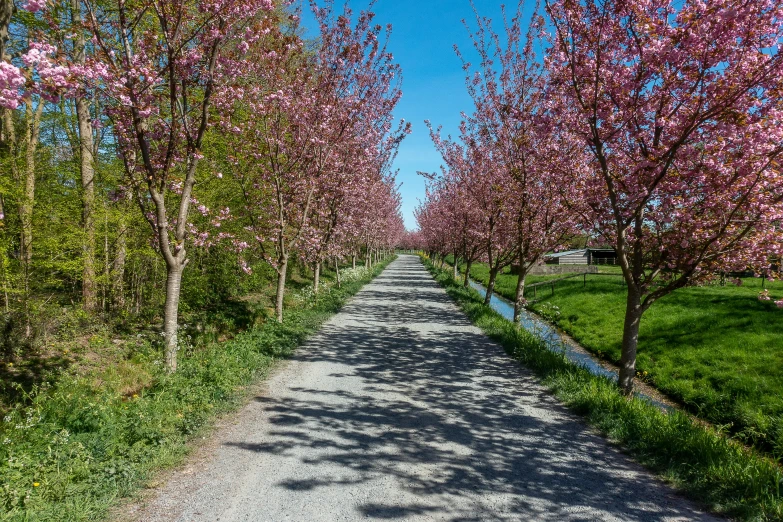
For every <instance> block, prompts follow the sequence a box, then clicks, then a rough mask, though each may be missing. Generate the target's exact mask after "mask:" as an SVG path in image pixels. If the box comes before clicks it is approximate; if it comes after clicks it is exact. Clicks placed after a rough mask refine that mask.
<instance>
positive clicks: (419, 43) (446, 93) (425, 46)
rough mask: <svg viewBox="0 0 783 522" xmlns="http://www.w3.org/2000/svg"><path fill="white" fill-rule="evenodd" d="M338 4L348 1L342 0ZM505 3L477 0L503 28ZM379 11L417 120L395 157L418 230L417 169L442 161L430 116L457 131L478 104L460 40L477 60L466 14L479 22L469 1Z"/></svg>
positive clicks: (397, 5)
mask: <svg viewBox="0 0 783 522" xmlns="http://www.w3.org/2000/svg"><path fill="white" fill-rule="evenodd" d="M335 3H336V4H337V5H338V6H341V5H342V3H341V1H340V0H336V2H335ZM500 4H501V3H500V2H499V1H492V0H475V5H476V8H477V9H478V10H479V12H480V13H481V15H482V16H490V17H492V18H493V20H495V21H496V22H497V23H496V29H499V28H500ZM507 4H508V5H509V7H510V8H511V9H514V8H515V7H516V2H507ZM350 5H351V8H352V9H353V10H354V11H359V10H361V9H364V8H366V7H367V5H368V1H367V0H351V2H350ZM373 11H374V12H375V13H376V14H377V17H376V21H377V22H378V23H380V24H384V25H385V24H387V23H390V24H392V26H393V29H392V36H391V41H390V44H389V50H390V51H391V52H392V53H393V54H394V58H395V60H396V61H397V63H399V64H400V65H401V66H402V72H403V86H402V89H403V97H402V100H401V101H400V104H399V105H398V108H397V111H396V116H397V118H398V119H399V118H405V120H406V121H409V122H411V124H412V125H413V133H412V134H411V135H410V136H408V137H407V138H406V139H405V141H404V142H403V143H402V145H401V147H400V152H399V155H398V156H397V160H396V162H395V168H397V169H399V174H398V177H397V181H398V182H400V183H402V188H401V192H402V198H403V204H402V211H403V215H404V217H405V225H406V226H407V228H408V229H411V230H412V229H414V228H415V227H416V220H415V219H414V217H413V210H414V208H416V206H417V205H418V202H419V200H423V199H424V180H423V179H422V177H421V176H419V175H417V174H416V172H417V171H424V172H436V171H438V170H439V169H440V165H441V158H440V155H439V154H438V153H437V151H436V150H435V148H434V147H433V146H432V142H431V141H430V138H429V134H428V132H427V127H426V125H425V124H424V120H430V121H432V124H433V125H434V126H438V125H442V126H443V132H444V134H449V133H450V134H452V135H456V134H457V132H458V130H459V122H460V112H461V111H465V112H468V113H469V112H471V110H472V107H473V104H472V101H471V99H470V97H469V96H468V94H467V92H466V90H465V76H464V73H463V71H462V63H461V62H460V59H459V58H457V55H456V54H455V53H454V45H455V44H456V45H458V46H459V48H460V49H461V50H462V51H463V53H464V54H465V55H466V56H469V57H471V59H472V57H474V56H475V55H474V54H473V53H472V52H470V51H472V50H473V44H472V43H471V40H470V37H469V34H468V32H467V30H466V29H465V26H464V25H463V23H462V20H463V19H465V20H466V21H468V23H469V24H470V25H471V27H475V25H476V24H475V15H474V14H473V10H472V8H471V6H470V2H469V0H377V2H376V4H375V7H374V9H373ZM303 14H304V16H303V22H304V24H305V26H308V27H312V26H313V25H312V16H308V13H303ZM469 52H470V54H469ZM474 61H475V60H474Z"/></svg>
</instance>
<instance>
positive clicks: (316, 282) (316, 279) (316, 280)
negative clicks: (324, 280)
mask: <svg viewBox="0 0 783 522" xmlns="http://www.w3.org/2000/svg"><path fill="white" fill-rule="evenodd" d="M320 283H321V262H320V261H318V262H317V263H316V264H315V268H314V269H313V293H314V294H318V287H319V286H320Z"/></svg>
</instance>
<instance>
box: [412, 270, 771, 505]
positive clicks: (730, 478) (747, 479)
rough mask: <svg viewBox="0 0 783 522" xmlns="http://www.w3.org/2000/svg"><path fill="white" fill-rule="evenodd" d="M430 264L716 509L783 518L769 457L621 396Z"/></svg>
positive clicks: (632, 445)
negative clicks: (517, 326) (517, 327)
mask: <svg viewBox="0 0 783 522" xmlns="http://www.w3.org/2000/svg"><path fill="white" fill-rule="evenodd" d="M427 265H428V268H429V269H430V271H431V272H432V273H433V275H434V276H435V277H436V279H437V281H438V282H439V283H440V284H441V285H442V286H443V287H445V288H446V290H447V292H448V293H449V295H451V296H452V297H453V298H454V299H455V300H456V301H457V303H458V304H459V305H460V307H461V308H462V309H463V310H464V311H465V312H466V313H467V315H468V317H469V318H470V319H471V320H472V321H473V322H474V323H475V324H476V325H478V326H479V327H480V328H481V329H482V330H483V331H484V332H485V333H487V334H488V335H489V336H490V337H492V338H493V339H495V340H496V341H498V342H499V343H501V344H502V345H503V346H504V347H505V349H506V351H507V352H508V353H509V354H510V355H512V356H513V357H515V358H516V359H518V360H519V361H521V362H522V363H523V364H525V366H527V367H529V368H531V369H532V370H533V371H534V372H535V373H536V374H538V375H539V376H540V377H541V379H542V381H543V383H544V384H545V385H546V386H548V387H549V388H550V389H551V390H552V391H553V393H554V394H555V395H556V396H557V397H558V398H559V399H560V400H561V401H562V402H563V403H564V404H566V405H567V406H568V407H570V408H571V409H572V410H573V411H575V412H577V413H578V414H580V415H582V416H584V417H585V418H586V419H587V421H588V422H589V423H590V424H592V425H593V426H596V427H597V428H598V429H600V430H601V431H602V432H603V433H605V434H606V435H607V436H608V437H609V438H610V439H612V440H614V441H617V442H619V443H620V444H621V445H622V446H623V447H624V448H625V449H626V450H627V451H628V452H629V453H630V454H632V455H633V456H634V457H635V458H636V459H637V460H638V461H639V462H641V463H642V464H644V465H645V466H647V467H648V468H649V469H651V470H653V471H655V472H656V473H659V474H660V475H661V476H663V477H664V478H665V479H667V480H668V481H670V482H671V483H673V484H674V485H675V486H676V487H678V488H679V489H681V490H682V491H683V492H684V493H686V494H687V495H688V496H690V497H691V498H693V499H695V500H698V501H700V502H703V503H705V504H706V505H707V506H709V507H710V508H711V509H712V510H713V511H715V512H718V513H723V514H727V515H729V516H732V517H736V518H739V519H742V520H782V519H783V498H782V497H781V485H783V474H781V469H780V468H779V467H778V465H777V464H776V463H775V462H773V461H772V460H771V459H769V458H766V457H765V456H763V455H760V454H759V453H757V452H756V451H753V450H749V449H747V448H745V447H743V446H741V445H740V444H738V443H736V442H734V441H732V440H731V439H730V438H728V437H726V436H725V435H723V434H722V433H720V432H718V431H717V430H715V429H714V428H711V427H707V426H704V425H703V424H699V423H697V422H695V421H694V420H692V419H691V418H690V417H689V416H688V415H686V414H684V413H681V412H678V411H673V412H670V413H663V412H661V411H660V410H659V409H658V408H656V407H655V406H653V405H651V404H649V403H647V402H646V401H644V400H639V399H627V398H625V397H623V396H622V395H621V394H620V393H619V392H618V391H617V388H616V386H615V385H614V384H613V383H611V382H610V381H609V380H607V379H604V378H602V377H597V376H595V375H592V374H591V373H590V372H589V371H587V370H585V369H583V368H581V367H579V366H576V365H574V364H572V363H570V362H569V361H568V360H567V359H565V357H563V356H562V355H561V354H556V353H553V352H551V351H549V350H548V349H547V348H546V346H545V344H544V343H543V341H541V340H540V339H538V338H537V337H535V336H534V335H533V334H531V333H530V332H527V331H526V330H518V329H516V328H515V327H514V325H512V324H511V323H510V322H509V321H507V320H505V319H503V318H502V317H501V316H500V315H498V314H497V313H496V312H494V311H493V310H492V309H490V308H489V307H486V306H484V305H483V304H482V298H481V296H479V294H478V293H477V292H476V291H474V290H472V289H465V288H463V287H462V285H461V284H458V283H455V282H454V281H453V280H452V279H451V275H450V272H449V271H442V270H438V269H437V268H435V267H434V266H432V265H431V264H430V263H427Z"/></svg>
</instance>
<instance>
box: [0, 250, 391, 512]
mask: <svg viewBox="0 0 783 522" xmlns="http://www.w3.org/2000/svg"><path fill="white" fill-rule="evenodd" d="M386 264H388V262H387V263H384V264H381V265H378V266H377V267H376V268H375V269H374V270H373V271H372V272H363V271H357V272H356V273H355V274H354V277H353V278H352V280H350V282H348V281H346V282H345V283H344V284H343V285H342V288H341V289H337V288H336V287H334V286H329V285H328V284H327V287H325V288H324V289H323V290H322V292H321V293H320V294H319V296H318V299H317V300H315V299H313V298H312V296H308V293H307V292H299V296H300V297H299V298H298V299H297V298H296V296H294V297H293V298H292V299H291V302H292V306H291V308H289V309H288V310H287V311H286V317H285V321H284V323H283V324H278V323H276V322H275V321H272V320H270V321H266V322H264V323H263V324H261V325H259V326H256V327H255V328H252V329H250V330H248V331H245V332H243V333H240V334H239V335H237V336H236V337H235V338H234V339H233V340H230V341H228V342H225V343H211V344H209V345H207V346H205V347H203V348H202V349H198V350H183V351H182V352H180V365H179V370H178V371H177V373H175V374H174V375H167V374H165V373H164V371H163V369H162V364H161V362H162V361H161V359H162V355H161V352H160V350H159V349H154V348H153V347H151V346H150V344H149V343H146V344H142V345H140V346H139V347H138V348H137V349H136V350H135V352H134V353H133V355H132V357H131V358H130V359H129V360H128V361H127V363H126V364H125V365H124V366H117V367H113V368H112V369H111V370H112V371H106V372H103V373H101V374H99V375H90V376H77V375H68V374H65V375H63V376H62V377H61V378H60V380H59V381H58V382H57V383H55V384H53V385H44V386H40V387H35V388H34V389H33V391H32V392H26V395H27V397H26V399H27V400H26V401H25V405H24V406H17V407H15V408H13V409H12V410H11V411H10V412H9V413H8V414H7V415H6V417H5V418H4V420H3V423H2V424H1V425H0V520H4V521H5V520H19V521H22V520H24V521H39V520H40V521H52V520H57V521H63V522H65V521H77V520H78V521H82V520H100V519H102V518H103V517H105V516H106V514H107V510H108V508H109V506H110V505H111V504H112V503H113V502H114V501H115V500H116V499H117V498H120V497H124V496H128V495H130V494H131V493H132V492H133V491H134V490H135V489H137V488H138V487H140V486H141V485H143V483H144V481H145V480H146V479H148V478H149V477H150V476H152V474H153V473H154V472H155V471H157V470H159V469H161V468H163V467H167V466H171V465H174V464H176V463H177V462H179V461H180V460H181V459H182V457H183V455H185V454H186V453H187V450H188V444H187V443H188V441H189V440H190V439H192V438H193V437H194V436H195V435H196V434H199V433H202V432H203V431H204V429H206V428H207V427H209V425H210V424H211V422H212V421H213V420H214V419H215V418H216V416H217V415H218V414H219V413H220V412H227V411H230V410H233V409H235V408H236V407H237V406H238V405H239V404H240V403H241V401H242V398H243V397H244V393H245V392H244V391H243V390H244V389H245V388H244V387H245V386H246V385H248V384H250V383H252V382H254V381H256V380H257V379H259V378H260V377H261V376H263V375H264V373H265V372H266V371H267V370H268V369H269V368H270V366H271V364H272V363H273V362H274V361H275V360H277V359H280V358H283V357H286V356H288V355H290V354H291V353H292V352H293V350H294V349H295V348H296V347H297V346H299V345H300V344H301V343H302V342H303V341H304V340H305V339H306V338H307V337H308V336H309V335H310V334H312V333H313V332H315V331H316V330H317V329H318V328H319V327H320V325H321V324H322V323H323V322H324V321H325V320H326V319H328V318H329V317H330V316H331V315H333V314H334V313H335V312H336V311H337V310H338V309H339V308H340V307H341V306H342V305H343V303H344V302H345V301H346V300H347V299H348V298H349V297H350V296H351V295H353V294H355V293H356V292H357V291H358V290H359V289H360V288H361V286H362V285H363V284H364V283H366V282H367V281H369V280H370V279H371V278H372V277H374V276H375V275H377V274H378V273H380V271H381V270H382V269H383V268H384V267H385V265H386ZM346 275H349V273H348V272H347V271H346ZM96 379H98V381H99V382H96ZM134 389H138V393H131V392H128V391H127V390H134ZM123 390H126V391H123ZM129 393H131V394H130V395H129Z"/></svg>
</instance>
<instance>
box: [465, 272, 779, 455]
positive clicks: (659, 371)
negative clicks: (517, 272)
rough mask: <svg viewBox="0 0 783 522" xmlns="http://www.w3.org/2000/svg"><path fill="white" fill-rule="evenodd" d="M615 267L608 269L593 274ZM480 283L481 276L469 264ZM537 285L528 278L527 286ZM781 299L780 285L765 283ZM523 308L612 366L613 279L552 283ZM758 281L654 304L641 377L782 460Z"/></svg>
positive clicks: (505, 279)
mask: <svg viewBox="0 0 783 522" xmlns="http://www.w3.org/2000/svg"><path fill="white" fill-rule="evenodd" d="M601 268H608V269H615V271H616V270H617V267H601ZM471 274H472V276H473V277H474V278H475V279H476V280H477V281H479V282H484V283H485V284H486V282H487V280H488V279H489V270H488V269H487V267H486V266H485V265H481V264H478V265H474V268H473V269H472V270H471ZM516 279H517V278H516V276H513V275H511V274H509V273H508V272H506V273H504V274H502V275H500V276H498V281H497V284H496V286H495V290H496V292H497V293H499V294H500V295H502V296H504V297H507V298H513V296H514V291H515V288H516ZM539 280H542V278H540V277H529V278H528V282H529V283H534V282H537V281H539ZM765 286H766V288H768V289H770V295H772V296H773V297H775V298H783V282H781V281H775V282H772V283H770V282H769V281H767V282H766V285H765ZM538 290H539V292H538V298H539V301H538V302H537V303H535V304H534V305H532V306H531V308H532V309H533V310H534V311H536V312H538V313H540V314H541V315H543V316H544V317H545V318H546V319H548V320H549V321H551V322H553V323H555V324H556V325H557V326H558V327H560V328H562V329H563V330H564V331H565V332H566V333H568V334H569V335H570V336H571V337H573V338H574V339H575V340H576V341H577V342H579V343H580V344H581V345H582V346H584V347H585V348H587V349H588V350H590V351H591V352H593V353H595V354H597V355H598V356H600V357H603V358H605V359H608V360H610V361H612V362H614V363H617V362H618V361H619V360H620V345H621V340H622V325H623V315H624V313H625V296H626V290H625V285H624V284H623V281H622V278H621V277H607V276H590V275H588V276H587V284H586V285H585V283H584V282H583V280H582V278H576V279H572V280H566V281H561V282H558V283H557V284H556V287H555V294H554V295H551V294H550V289H549V288H548V287H543V288H539V289H538ZM760 291H761V280H759V279H753V278H749V279H745V280H743V284H742V286H736V285H732V284H727V285H726V286H719V285H709V286H701V287H692V288H683V289H680V290H677V291H675V292H674V293H672V294H671V295H668V296H666V297H664V298H663V299H661V300H660V301H659V302H657V303H655V304H654V305H653V306H652V308H650V310H648V311H647V312H646V313H645V315H644V317H643V318H642V323H641V329H640V334H639V356H638V370H639V372H640V374H641V377H642V378H644V379H645V380H646V381H648V382H649V383H650V384H652V385H654V386H655V387H656V388H658V389H659V390H661V391H662V392H664V393H665V394H667V395H668V396H669V397H671V398H672V399H674V400H675V401H677V402H679V403H680V404H682V405H683V406H684V407H685V408H686V409H688V411H690V412H692V413H694V414H695V415H698V416H699V417H702V418H704V419H706V420H708V421H709V422H711V423H713V424H716V425H719V426H721V427H722V428H723V429H725V430H726V431H727V432H728V433H731V434H732V436H734V437H736V438H737V439H738V440H741V441H742V442H743V443H745V444H748V445H752V446H755V447H757V448H759V449H762V450H763V451H765V452H768V453H769V454H771V455H772V456H774V457H775V458H778V459H780V458H781V457H783V372H781V368H783V352H782V351H781V350H780V348H781V346H783V334H781V332H783V313H781V311H780V310H779V309H778V308H777V307H776V306H775V305H774V303H772V302H770V301H767V302H762V301H759V300H758V299H757V296H758V293H759V292H760Z"/></svg>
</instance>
